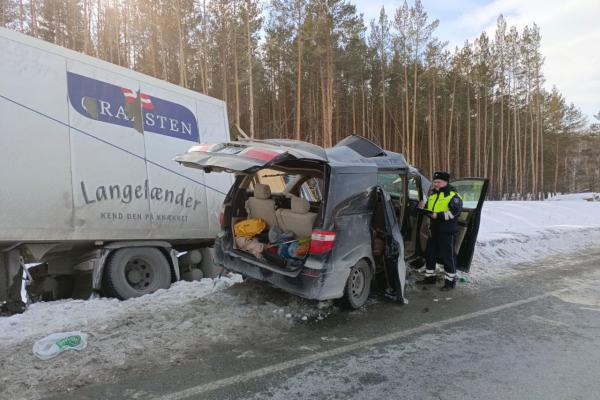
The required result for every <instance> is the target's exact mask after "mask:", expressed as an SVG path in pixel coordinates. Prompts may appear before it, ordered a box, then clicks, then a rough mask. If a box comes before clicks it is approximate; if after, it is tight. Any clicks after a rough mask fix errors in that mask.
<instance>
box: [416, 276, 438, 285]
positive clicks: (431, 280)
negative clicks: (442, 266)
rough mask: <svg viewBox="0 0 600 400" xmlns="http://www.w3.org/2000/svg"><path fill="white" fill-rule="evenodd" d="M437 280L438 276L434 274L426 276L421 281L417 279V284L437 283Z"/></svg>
mask: <svg viewBox="0 0 600 400" xmlns="http://www.w3.org/2000/svg"><path fill="white" fill-rule="evenodd" d="M436 280H437V277H436V276H435V275H432V276H426V277H425V278H423V279H421V280H420V281H416V282H415V283H416V284H417V285H435V282H436Z"/></svg>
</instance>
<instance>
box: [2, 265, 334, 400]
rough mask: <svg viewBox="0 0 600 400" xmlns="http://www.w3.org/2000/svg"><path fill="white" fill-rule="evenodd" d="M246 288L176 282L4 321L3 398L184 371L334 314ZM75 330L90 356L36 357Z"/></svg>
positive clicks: (46, 307)
mask: <svg viewBox="0 0 600 400" xmlns="http://www.w3.org/2000/svg"><path fill="white" fill-rule="evenodd" d="M241 281H242V279H241V276H240V275H237V274H231V276H229V277H222V278H218V279H214V280H213V279H203V280H201V281H197V282H184V281H181V282H177V283H175V284H173V285H172V286H171V288H170V289H168V290H164V289H163V290H158V291H157V292H155V293H153V294H150V295H146V296H142V297H139V298H133V299H129V300H126V301H118V300H116V299H107V298H97V299H92V300H87V301H83V300H62V301H53V302H41V303H35V304H32V305H31V306H30V307H29V309H28V310H27V311H26V312H25V313H24V314H21V315H13V316H11V317H4V318H0V371H1V374H0V399H14V400H17V399H21V398H23V399H37V398H40V397H43V396H47V395H48V394H51V393H53V392H58V391H65V390H72V389H74V388H77V387H80V386H84V385H90V384H93V383H98V382H109V381H115V380H118V379H119V376H120V375H123V374H126V373H128V372H130V371H139V370H143V369H144V368H147V367H148V366H153V368H160V367H165V366H169V365H177V364H180V363H182V362H184V361H186V360H189V359H194V358H201V357H202V354H203V352H204V351H210V349H211V348H212V347H214V346H215V345H217V344H221V345H235V344H236V343H241V342H247V341H249V340H261V341H263V340H268V339H269V338H274V337H277V336H281V335H285V334H287V332H288V331H289V329H290V328H292V327H293V324H294V323H295V322H298V321H300V322H302V321H306V320H309V319H310V320H312V321H319V320H321V319H323V318H325V317H326V316H327V315H328V314H329V313H330V312H331V307H329V306H327V305H326V307H325V308H319V307H317V305H316V304H315V303H314V302H309V301H307V300H304V299H300V298H297V297H294V296H292V295H289V294H286V293H284V292H282V291H280V290H276V289H273V288H270V287H268V286H266V285H263V284H259V283H257V282H245V283H243V284H238V283H240V282H241ZM224 289H227V290H224ZM319 304H321V303H319ZM71 330H80V331H82V332H85V333H87V334H88V335H89V336H88V347H87V348H86V349H85V350H83V351H81V352H65V353H63V354H60V355H58V356H57V357H56V358H53V359H51V360H47V361H42V360H39V359H37V358H36V357H35V356H34V355H33V352H32V346H33V344H34V342H35V341H36V340H38V339H41V338H43V337H45V336H46V335H48V334H50V333H55V332H64V331H71ZM251 338H254V339H251ZM243 356H244V355H243V354H240V355H239V357H243Z"/></svg>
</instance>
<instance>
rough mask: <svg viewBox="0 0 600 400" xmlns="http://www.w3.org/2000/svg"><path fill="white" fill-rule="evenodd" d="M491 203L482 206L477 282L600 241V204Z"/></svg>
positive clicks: (474, 267)
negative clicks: (518, 266)
mask: <svg viewBox="0 0 600 400" xmlns="http://www.w3.org/2000/svg"><path fill="white" fill-rule="evenodd" d="M573 198H574V199H579V200H562V201H488V202H485V203H484V205H483V213H482V217H481V225H480V229H479V235H478V238H477V246H476V248H475V254H474V257H473V265H472V267H471V270H472V272H471V276H472V277H473V278H474V279H475V280H485V279H493V278H496V277H499V276H503V275H505V274H508V273H514V272H516V271H518V269H514V268H511V267H512V266H515V265H517V264H522V263H528V262H533V261H535V260H536V259H540V258H545V257H549V256H552V255H555V254H559V253H576V252H577V251H579V250H584V249H586V248H588V247H590V246H593V245H594V244H597V243H600V202H587V201H581V197H579V198H578V197H576V196H573Z"/></svg>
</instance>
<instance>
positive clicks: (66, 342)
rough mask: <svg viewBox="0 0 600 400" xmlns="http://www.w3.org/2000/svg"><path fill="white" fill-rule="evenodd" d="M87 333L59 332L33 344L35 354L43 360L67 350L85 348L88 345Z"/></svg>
mask: <svg viewBox="0 0 600 400" xmlns="http://www.w3.org/2000/svg"><path fill="white" fill-rule="evenodd" d="M87 338H88V335H87V333H83V332H79V331H75V332H58V333H53V334H50V335H48V336H46V337H45V338H43V339H40V340H38V341H37V342H35V343H34V344H33V354H34V355H35V356H36V357H37V358H39V359H41V360H49V359H51V358H54V357H56V356H57V355H59V354H60V353H62V352H63V351H65V350H83V349H85V348H86V347H87Z"/></svg>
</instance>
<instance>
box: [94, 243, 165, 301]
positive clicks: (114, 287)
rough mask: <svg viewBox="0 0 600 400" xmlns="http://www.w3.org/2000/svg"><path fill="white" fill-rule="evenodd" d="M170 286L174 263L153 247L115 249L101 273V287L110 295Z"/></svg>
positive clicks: (123, 297)
mask: <svg viewBox="0 0 600 400" xmlns="http://www.w3.org/2000/svg"><path fill="white" fill-rule="evenodd" d="M170 286H171V266H170V265H169V262H168V261H167V259H166V258H165V256H164V255H163V254H162V253H161V252H160V250H158V249H156V248H153V247H127V248H123V249H118V250H116V251H115V252H114V253H113V254H112V255H111V256H110V258H109V260H108V262H107V263H106V265H105V267H104V272H103V274H102V290H103V292H104V294H106V295H107V296H110V297H116V298H118V299H121V300H126V299H129V298H132V297H139V296H143V295H145V294H149V293H153V292H155V291H157V290H158V289H168V288H169V287H170Z"/></svg>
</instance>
